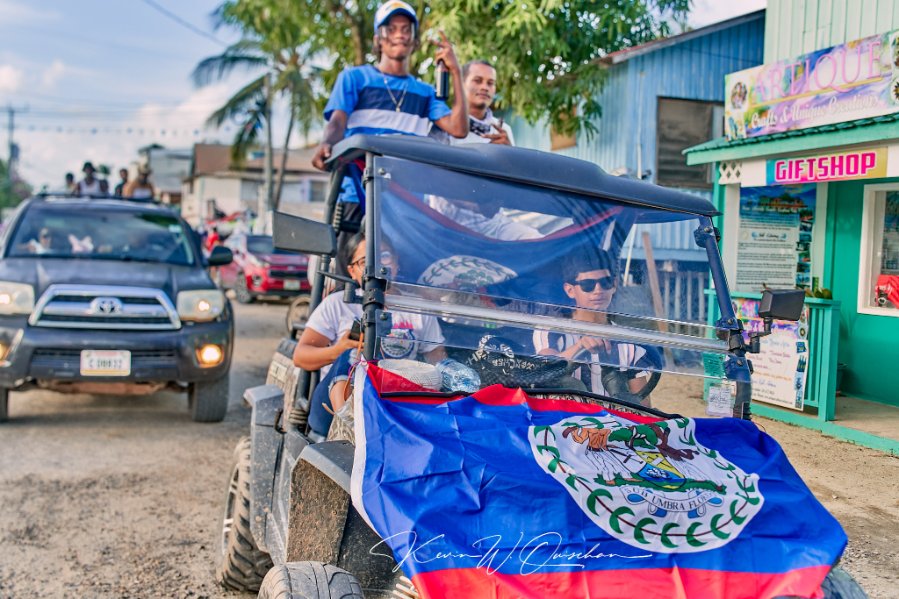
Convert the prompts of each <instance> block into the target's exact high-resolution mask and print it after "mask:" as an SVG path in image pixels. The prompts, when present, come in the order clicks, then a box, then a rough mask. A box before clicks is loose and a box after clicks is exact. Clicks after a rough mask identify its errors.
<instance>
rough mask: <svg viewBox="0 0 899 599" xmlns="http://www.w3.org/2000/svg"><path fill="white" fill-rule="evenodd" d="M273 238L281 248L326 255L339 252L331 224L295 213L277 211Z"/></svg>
mask: <svg viewBox="0 0 899 599" xmlns="http://www.w3.org/2000/svg"><path fill="white" fill-rule="evenodd" d="M272 238H273V239H274V242H275V247H276V248H278V249H279V250H287V251H289V252H298V253H301V254H319V255H325V256H333V255H334V254H335V253H337V237H336V236H335V235H334V229H332V228H331V226H330V225H326V224H325V223H321V222H318V221H316V220H309V219H308V218H302V217H299V216H294V215H293V214H286V213H284V212H277V211H276V212H275V216H274V219H273V223H272Z"/></svg>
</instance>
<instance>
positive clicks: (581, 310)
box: [534, 251, 658, 405]
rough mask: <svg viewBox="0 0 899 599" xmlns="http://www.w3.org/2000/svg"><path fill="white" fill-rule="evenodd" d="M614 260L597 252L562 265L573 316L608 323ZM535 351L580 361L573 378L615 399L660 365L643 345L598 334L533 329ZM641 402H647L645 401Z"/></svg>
mask: <svg viewBox="0 0 899 599" xmlns="http://www.w3.org/2000/svg"><path fill="white" fill-rule="evenodd" d="M615 262H616V261H615V260H614V259H613V258H612V257H611V256H610V255H609V254H608V252H604V251H600V252H598V253H597V254H594V255H579V256H575V257H574V258H573V259H571V260H569V261H568V262H566V263H565V264H564V265H563V267H562V275H563V283H562V287H563V289H564V291H565V295H567V296H568V297H569V298H571V300H572V301H573V302H574V309H573V311H572V314H571V317H572V318H573V319H574V320H581V321H585V322H595V323H598V324H608V323H609V314H608V309H609V305H610V304H611V303H612V298H613V297H614V296H615V291H616V290H617V289H618V286H617V280H618V279H617V277H618V269H617V268H616V267H615V266H616V265H615ZM534 349H535V350H536V351H537V353H538V354H542V355H547V356H559V357H562V358H565V359H566V360H571V361H573V362H580V363H581V364H583V366H581V367H580V368H578V369H577V370H575V371H574V373H573V375H572V376H574V377H575V378H576V379H578V380H580V381H581V382H583V383H584V385H585V386H586V387H587V389H588V390H590V391H592V392H593V393H599V394H601V395H608V396H611V397H616V398H618V399H633V397H631V394H636V393H639V392H640V391H641V390H643V388H644V387H645V386H646V384H647V382H648V380H649V377H650V374H651V372H650V369H653V368H654V369H657V368H658V364H657V363H656V362H657V360H656V359H654V354H653V353H652V352H650V351H648V350H647V349H646V348H645V347H642V346H640V345H634V344H633V343H621V342H618V341H612V340H609V339H604V338H602V337H588V336H583V335H571V334H567V333H553V332H547V331H535V332H534ZM619 382H621V384H618V383H619ZM622 396H627V397H622ZM643 403H644V405H648V399H647V400H646V401H643Z"/></svg>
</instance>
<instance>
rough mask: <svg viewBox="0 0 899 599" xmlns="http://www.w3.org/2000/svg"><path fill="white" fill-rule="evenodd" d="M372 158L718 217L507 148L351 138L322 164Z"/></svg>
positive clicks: (576, 162) (701, 204)
mask: <svg viewBox="0 0 899 599" xmlns="http://www.w3.org/2000/svg"><path fill="white" fill-rule="evenodd" d="M372 154H375V155H380V156H389V157H392V158H403V159H407V160H411V161H413V162H419V163H423V164H429V165H432V166H436V167H440V168H444V169H447V170H452V171H457V172H463V173H468V174H472V175H478V176H483V177H489V178H492V179H500V180H505V181H512V182H516V183H521V184H525V185H531V186H534V187H544V188H548V189H556V190H559V191H565V192H573V193H578V194H581V195H585V196H590V197H593V198H597V199H604V200H613V201H617V202H623V203H626V204H632V205H637V206H645V207H652V208H659V209H662V210H676V211H678V212H688V213H691V214H696V215H702V216H717V215H718V214H720V213H719V212H718V210H717V209H716V208H715V206H714V205H713V204H712V203H711V202H710V201H708V200H706V199H704V198H700V197H697V196H693V195H690V194H687V193H683V192H680V191H675V190H672V189H667V188H664V187H660V186H658V185H654V184H652V183H647V182H646V181H637V180H634V179H627V178H624V177H616V176H613V175H609V174H608V173H606V172H605V171H603V170H602V169H601V168H600V167H599V166H598V165H596V164H594V163H592V162H587V161H585V160H580V159H577V158H570V157H568V156H562V155H559V154H552V153H549V152H541V151H538V150H528V149H525V148H516V147H512V146H499V145H495V144H468V145H463V146H446V145H444V144H441V143H440V142H437V141H435V140H433V139H430V138H416V137H410V136H404V135H394V136H373V135H354V136H352V137H348V138H347V139H344V140H343V141H341V142H340V143H338V144H336V145H335V146H334V150H333V152H332V156H333V158H331V159H330V160H329V161H328V163H329V166H331V168H334V166H336V165H344V164H347V163H349V162H353V161H354V160H357V159H359V158H362V157H364V156H365V155H372Z"/></svg>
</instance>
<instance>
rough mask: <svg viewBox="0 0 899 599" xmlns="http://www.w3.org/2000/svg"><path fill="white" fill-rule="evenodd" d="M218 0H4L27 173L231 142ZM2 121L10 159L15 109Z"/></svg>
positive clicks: (699, 11) (758, 2)
mask: <svg viewBox="0 0 899 599" xmlns="http://www.w3.org/2000/svg"><path fill="white" fill-rule="evenodd" d="M219 4H220V0H191V1H190V2H176V1H175V0H78V1H77V2H76V1H73V0H42V1H41V2H34V1H32V0H0V40H3V41H2V43H0V106H2V107H4V108H5V107H6V106H7V105H11V106H12V107H13V108H15V109H17V112H16V113H15V125H16V127H15V141H16V142H17V143H18V144H19V146H20V148H21V164H20V171H21V173H22V175H23V176H24V177H25V179H26V180H27V181H28V182H29V183H31V184H32V185H34V186H35V187H40V186H41V185H43V184H47V185H49V186H50V187H51V189H59V188H61V187H62V182H63V176H64V174H65V172H66V171H72V172H75V173H76V174H78V171H79V169H80V168H81V164H82V162H83V161H85V160H91V161H93V162H94V164H108V165H109V166H110V167H111V168H112V169H113V171H115V170H117V169H118V168H119V167H122V166H127V165H128V164H129V163H130V162H132V161H134V160H136V159H137V149H138V148H139V147H141V146H145V145H148V144H151V143H154V142H155V143H159V144H162V145H163V146H166V147H171V148H182V147H184V148H186V147H190V146H191V145H192V144H193V143H196V142H199V141H204V140H207V141H230V139H231V138H232V137H233V134H234V127H233V126H228V127H227V128H226V129H225V130H221V131H212V130H207V129H205V128H204V126H203V123H204V121H205V119H206V117H207V116H208V115H209V113H210V112H212V111H213V110H214V109H215V108H218V107H219V106H221V104H222V103H223V102H224V101H225V100H226V99H227V98H228V97H229V96H230V94H231V93H233V92H234V91H235V90H236V89H238V88H239V86H240V85H242V84H244V83H245V82H247V81H248V80H249V77H250V76H249V75H246V74H242V73H236V74H235V75H234V76H233V77H231V78H230V79H229V80H227V81H226V82H225V83H221V84H215V85H212V86H209V87H206V88H200V89H197V88H195V87H194V86H193V84H192V83H191V81H190V73H191V71H192V70H193V67H194V66H195V65H196V64H197V63H198V62H199V61H200V60H202V59H203V58H205V57H207V56H211V55H214V54H218V53H219V52H221V50H222V49H223V47H224V46H225V45H226V44H228V43H230V42H233V41H235V40H236V34H234V33H233V32H229V31H226V30H220V31H213V29H212V21H211V19H210V13H211V12H212V11H213V10H214V9H215V8H216V7H217V6H218V5H219ZM38 5H40V6H38ZM764 6H765V0H743V1H742V2H740V3H739V6H738V3H736V2H732V1H731V0H694V9H693V14H692V17H691V19H690V22H691V24H692V25H694V26H695V27H701V26H704V25H708V24H711V23H715V22H718V21H721V20H724V19H727V18H730V17H733V16H736V15H739V14H744V13H747V12H751V11H753V10H758V9H760V8H764ZM166 12H167V13H168V14H165V13H166ZM19 109H23V110H21V112H19V111H18V110H19ZM0 116H2V117H3V122H2V125H3V127H2V128H3V130H4V131H3V133H4V134H3V135H0V139H2V142H0V155H2V156H3V158H4V159H6V157H7V149H6V148H7V141H8V140H7V137H6V135H5V130H6V125H7V113H5V112H4V113H3V114H2V115H0ZM282 120H283V119H282ZM276 139H277V138H276ZM295 143H296V142H295ZM113 178H117V177H115V176H114V177H113Z"/></svg>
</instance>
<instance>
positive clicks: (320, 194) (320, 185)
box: [309, 179, 328, 202]
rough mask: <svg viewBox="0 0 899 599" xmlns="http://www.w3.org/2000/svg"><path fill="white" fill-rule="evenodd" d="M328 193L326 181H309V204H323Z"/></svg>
mask: <svg viewBox="0 0 899 599" xmlns="http://www.w3.org/2000/svg"><path fill="white" fill-rule="evenodd" d="M327 191H328V182H327V181H319V180H316V179H312V180H311V181H309V201H310V202H324V201H325V200H326V199H327V197H326V195H325V194H326V192H327Z"/></svg>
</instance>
